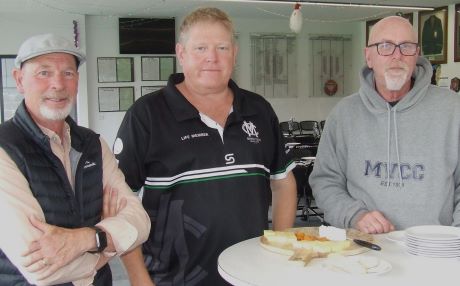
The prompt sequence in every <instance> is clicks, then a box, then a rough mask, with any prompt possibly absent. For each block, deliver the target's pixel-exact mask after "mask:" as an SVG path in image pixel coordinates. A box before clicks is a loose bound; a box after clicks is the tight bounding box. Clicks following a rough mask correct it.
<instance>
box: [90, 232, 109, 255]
mask: <svg viewBox="0 0 460 286" xmlns="http://www.w3.org/2000/svg"><path fill="white" fill-rule="evenodd" d="M89 228H91V229H94V230H95V231H96V248H97V249H96V250H92V251H88V252H89V253H101V252H102V251H104V249H105V248H106V247H107V235H106V233H105V231H103V230H102V229H101V228H99V227H97V226H90V227H89Z"/></svg>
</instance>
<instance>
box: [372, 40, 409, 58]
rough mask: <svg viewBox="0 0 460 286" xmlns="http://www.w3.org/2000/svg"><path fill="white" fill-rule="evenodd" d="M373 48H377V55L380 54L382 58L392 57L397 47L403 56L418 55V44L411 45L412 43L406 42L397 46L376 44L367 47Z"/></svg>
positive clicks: (385, 43)
mask: <svg viewBox="0 0 460 286" xmlns="http://www.w3.org/2000/svg"><path fill="white" fill-rule="evenodd" d="M373 46H376V47H377V53H379V55H381V56H391V55H392V54H393V53H394V52H395V50H396V47H398V48H399V51H400V52H401V54H403V55H405V56H414V55H415V54H416V53H417V47H418V44H417V43H411V42H404V43H401V44H398V45H396V44H393V43H391V42H381V43H375V44H372V45H369V46H367V47H368V48H369V47H373Z"/></svg>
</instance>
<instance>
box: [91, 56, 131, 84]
mask: <svg viewBox="0 0 460 286" xmlns="http://www.w3.org/2000/svg"><path fill="white" fill-rule="evenodd" d="M97 75H98V82H133V81H134V58H114V57H100V58H97Z"/></svg>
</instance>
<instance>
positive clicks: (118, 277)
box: [110, 210, 322, 286]
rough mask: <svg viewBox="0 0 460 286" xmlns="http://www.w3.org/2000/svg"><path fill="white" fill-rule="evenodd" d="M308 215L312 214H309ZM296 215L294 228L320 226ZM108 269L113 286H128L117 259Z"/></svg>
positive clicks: (317, 218) (123, 271)
mask: <svg viewBox="0 0 460 286" xmlns="http://www.w3.org/2000/svg"><path fill="white" fill-rule="evenodd" d="M310 214H312V213H311V212H310ZM270 215H271V213H270V214H269V217H270ZM297 215H298V217H297V218H296V220H295V223H294V226H295V227H302V226H319V225H321V222H322V220H321V219H320V218H319V217H317V216H313V215H310V216H309V217H308V220H304V219H305V217H301V211H300V210H299V211H298V212H297ZM110 267H111V268H112V276H113V286H130V284H129V280H128V278H127V277H128V276H127V274H126V271H125V269H124V267H123V264H122V263H121V261H120V260H119V259H118V258H115V259H112V261H110Z"/></svg>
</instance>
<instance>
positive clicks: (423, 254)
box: [407, 249, 460, 258]
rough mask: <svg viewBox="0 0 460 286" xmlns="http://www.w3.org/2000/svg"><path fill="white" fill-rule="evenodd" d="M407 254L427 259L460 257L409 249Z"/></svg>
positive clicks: (459, 255) (458, 255)
mask: <svg viewBox="0 0 460 286" xmlns="http://www.w3.org/2000/svg"><path fill="white" fill-rule="evenodd" d="M407 252H408V253H409V254H413V255H418V256H425V257H433V258H455V257H460V254H439V253H430V252H420V251H413V250H411V249H407Z"/></svg>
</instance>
